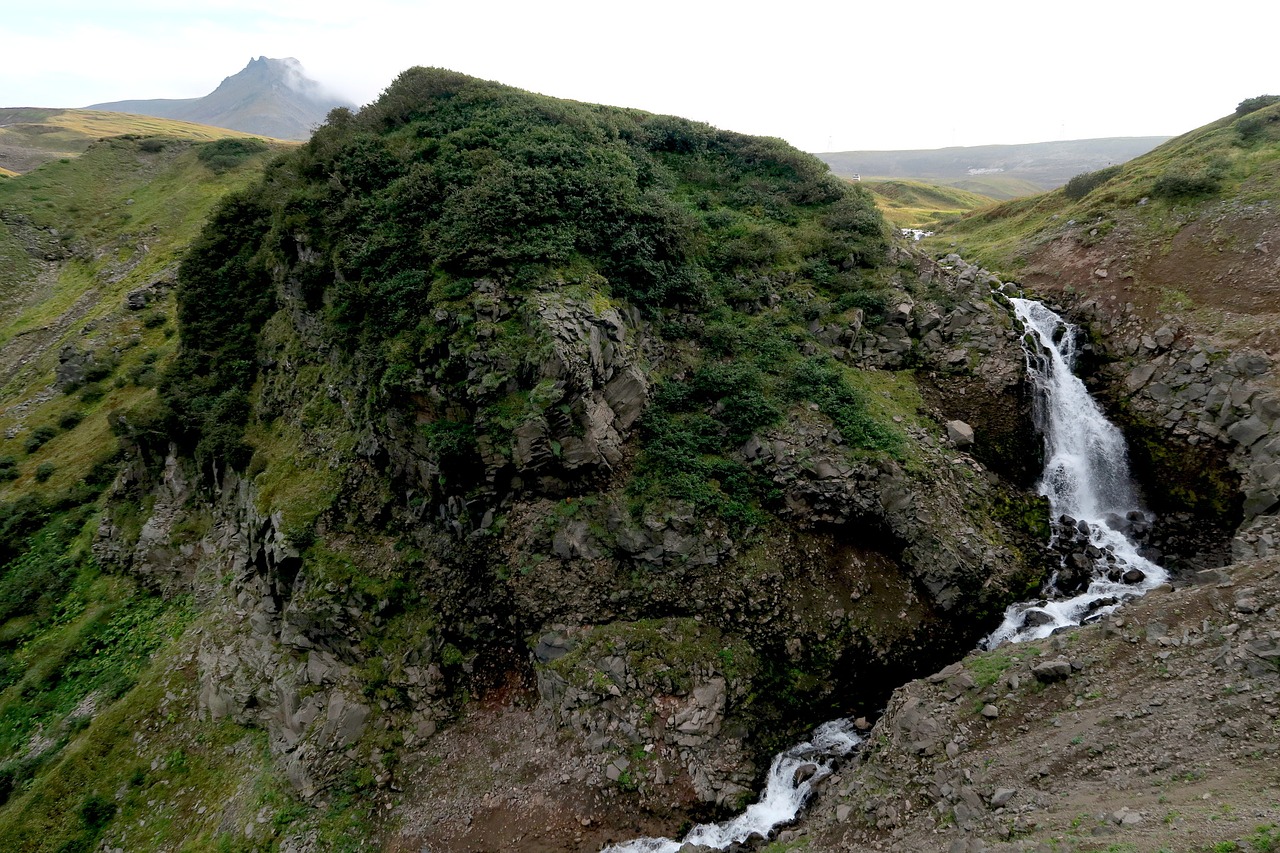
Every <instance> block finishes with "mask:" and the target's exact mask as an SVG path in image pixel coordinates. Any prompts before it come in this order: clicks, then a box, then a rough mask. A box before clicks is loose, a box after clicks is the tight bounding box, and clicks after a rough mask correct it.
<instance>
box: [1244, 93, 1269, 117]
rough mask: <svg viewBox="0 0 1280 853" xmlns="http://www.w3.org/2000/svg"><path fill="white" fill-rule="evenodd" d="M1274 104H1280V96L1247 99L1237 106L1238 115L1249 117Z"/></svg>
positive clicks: (1260, 96) (1259, 96)
mask: <svg viewBox="0 0 1280 853" xmlns="http://www.w3.org/2000/svg"><path fill="white" fill-rule="evenodd" d="M1272 104H1280V95H1258V96H1257V97H1256V98H1245V99H1244V100H1243V101H1241V102H1240V103H1239V104H1237V105H1236V115H1238V116H1243V115H1248V114H1249V113H1252V112H1257V111H1258V110H1260V109H1262V108H1263V107H1269V106H1271V105H1272Z"/></svg>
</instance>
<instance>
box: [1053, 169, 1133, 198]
mask: <svg viewBox="0 0 1280 853" xmlns="http://www.w3.org/2000/svg"><path fill="white" fill-rule="evenodd" d="M1118 174H1120V167H1119V166H1118V165H1117V166H1108V167H1106V168H1105V169H1099V170H1097V171H1096V172H1082V173H1080V174H1079V175H1076V176H1075V177H1074V178H1072V179H1071V180H1069V181H1067V183H1066V186H1064V187H1063V188H1062V193H1063V195H1065V196H1066V197H1067V198H1069V199H1073V200H1079V199H1082V198H1084V197H1085V196H1086V195H1088V194H1089V193H1090V192H1092V191H1093V190H1094V189H1095V188H1096V187H1098V186H1099V185H1101V184H1104V183H1106V182H1107V181H1109V180H1111V179H1112V178H1114V177H1115V176H1116V175H1118Z"/></svg>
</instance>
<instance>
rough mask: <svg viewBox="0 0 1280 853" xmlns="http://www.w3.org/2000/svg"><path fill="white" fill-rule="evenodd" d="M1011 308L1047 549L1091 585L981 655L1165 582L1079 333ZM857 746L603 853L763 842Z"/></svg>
mask: <svg viewBox="0 0 1280 853" xmlns="http://www.w3.org/2000/svg"><path fill="white" fill-rule="evenodd" d="M1009 301H1010V302H1011V303H1012V305H1013V310H1014V314H1015V315H1016V316H1017V318H1018V319H1019V320H1020V321H1021V322H1022V324H1023V326H1024V328H1025V330H1026V334H1025V335H1024V336H1023V340H1022V347H1023V352H1024V353H1025V355H1026V363H1027V376H1028V378H1029V379H1030V380H1031V382H1032V384H1033V386H1034V389H1035V394H1034V397H1033V407H1034V411H1033V414H1034V416H1035V422H1036V426H1037V428H1038V429H1039V430H1040V432H1041V433H1042V434H1043V436H1044V442H1045V454H1044V455H1045V464H1044V472H1043V474H1042V475H1041V478H1040V482H1039V484H1038V486H1037V489H1038V491H1039V493H1040V494H1041V495H1043V496H1045V497H1046V498H1048V500H1049V510H1050V518H1051V519H1052V521H1051V531H1052V532H1051V543H1052V544H1054V545H1056V544H1058V543H1059V542H1061V541H1063V540H1066V541H1067V542H1070V543H1072V544H1073V545H1079V546H1083V548H1082V550H1081V553H1080V555H1079V556H1078V557H1077V559H1080V560H1084V561H1087V562H1086V565H1085V566H1083V567H1081V566H1076V569H1077V570H1080V569H1081V568H1083V570H1085V571H1088V572H1089V574H1090V579H1089V581H1088V584H1087V586H1086V588H1085V589H1084V590H1083V591H1080V592H1076V593H1074V594H1063V593H1060V592H1059V591H1058V588H1057V582H1058V579H1059V572H1055V573H1054V575H1053V576H1052V577H1050V579H1049V581H1048V583H1047V584H1046V585H1045V588H1044V589H1043V590H1041V597H1040V598H1039V599H1036V600H1034V601H1028V602H1020V603H1018V604H1012V605H1010V606H1009V607H1008V609H1006V610H1005V613H1004V619H1003V621H1002V622H1001V623H1000V626H999V627H997V628H996V629H995V630H994V631H993V632H991V633H990V634H989V635H987V636H986V637H985V638H984V639H983V640H982V642H981V643H980V646H981V648H984V649H992V648H995V647H996V646H998V645H1001V644H1002V643H1007V642H1013V643H1017V642H1022V641H1025V640H1033V639H1038V638H1041V637H1047V636H1049V635H1050V634H1052V633H1053V632H1054V631H1057V630H1059V629H1061V628H1063V627H1067V626H1071V625H1079V624H1081V623H1083V622H1085V621H1089V620H1092V619H1096V618H1100V617H1101V616H1103V615H1105V614H1107V613H1110V612H1112V611H1114V610H1115V609H1116V608H1117V607H1119V606H1120V605H1121V604H1123V603H1124V602H1125V601H1127V600H1130V599H1133V598H1136V597H1138V596H1140V595H1142V594H1143V593H1145V592H1147V591H1148V590H1151V589H1153V588H1155V587H1157V586H1159V585H1160V584H1162V583H1164V582H1165V581H1166V580H1167V579H1168V573H1167V572H1166V571H1165V570H1164V569H1163V568H1161V567H1160V566H1158V565H1156V564H1155V563H1153V562H1151V561H1150V560H1148V559H1146V558H1145V557H1143V556H1142V555H1141V554H1140V553H1138V547H1137V545H1136V544H1135V543H1134V542H1133V540H1132V539H1131V538H1130V537H1129V535H1128V530H1129V529H1130V528H1131V527H1132V526H1134V525H1135V524H1146V523H1148V522H1149V521H1150V517H1149V516H1148V514H1147V513H1146V511H1145V510H1143V509H1142V507H1141V506H1140V504H1139V502H1138V499H1137V493H1136V490H1135V489H1134V486H1133V481H1132V480H1131V479H1130V477H1129V464H1128V450H1127V447H1126V445H1125V441H1124V436H1123V435H1122V434H1121V432H1120V430H1119V429H1118V428H1117V427H1116V426H1115V424H1112V423H1111V422H1110V421H1108V420H1107V419H1106V416H1105V415H1103V413H1102V410H1101V409H1100V408H1099V407H1098V404H1097V403H1095V402H1094V400H1093V398H1092V397H1090V396H1089V392H1088V389H1086V388H1085V385H1084V382H1082V381H1081V380H1080V378H1079V377H1078V376H1076V375H1075V373H1074V369H1075V365H1076V356H1077V337H1078V335H1077V329H1076V328H1075V327H1074V326H1072V325H1071V324H1070V323H1068V322H1066V321H1065V320H1063V319H1062V317H1060V316H1059V315H1058V314H1056V313H1054V312H1053V311H1052V310H1050V309H1049V308H1047V307H1045V306H1044V305H1042V304H1040V303H1039V302H1036V301H1034V300H1031V299H1010V300H1009ZM1059 550H1061V549H1059ZM1073 556H1074V555H1073ZM1066 559H1067V558H1065V557H1064V564H1063V567H1062V569H1063V570H1065V569H1066V565H1065V562H1066ZM861 742H862V738H861V737H860V736H859V735H858V734H857V733H856V732H855V731H854V729H853V726H852V724H851V723H850V721H849V720H847V719H838V720H832V721H831V722H828V723H824V724H822V725H821V726H819V727H818V728H817V729H816V730H815V731H814V733H813V736H812V738H811V739H810V740H808V741H805V742H804V743H800V744H797V745H796V746H793V747H791V748H790V749H788V750H786V751H785V752H781V753H779V754H778V755H776V756H774V759H773V763H772V764H771V765H770V767H769V775H768V782H767V784H766V787H765V790H764V793H763V794H761V796H760V799H759V800H758V801H757V802H756V803H754V804H752V805H750V806H748V807H747V809H746V810H745V811H744V812H743V813H742V814H740V815H738V816H736V817H734V818H731V819H729V820H727V821H723V822H721V823H708V824H701V825H699V826H695V827H694V828H693V829H692V830H691V831H690V832H689V833H688V834H687V835H685V837H684V838H683V839H682V840H680V841H676V840H674V839H670V838H640V839H636V840H633V841H628V842H626V843H623V844H617V845H613V846H610V847H606V848H605V849H604V851H602V853H677V851H679V850H680V848H681V847H683V846H684V845H685V844H696V845H703V846H706V847H710V848H712V849H716V850H723V849H725V848H727V847H729V846H730V845H732V844H737V843H741V842H743V841H746V840H748V839H749V838H751V837H752V836H753V835H759V836H761V837H765V838H767V837H769V834H770V833H771V832H772V831H773V829H774V828H775V827H777V826H779V825H781V824H786V823H790V822H791V821H793V820H795V818H796V815H797V814H799V812H800V810H801V809H802V808H803V807H804V804H805V802H806V801H807V800H808V799H809V795H810V794H811V793H812V792H813V786H814V785H815V784H816V783H817V782H818V781H820V780H821V779H823V778H825V777H826V776H829V775H830V774H831V772H832V770H833V768H834V765H835V764H836V763H837V762H838V761H839V760H840V759H842V758H844V757H845V756H847V755H848V754H849V753H851V752H852V751H853V750H854V749H855V748H856V747H857V745H858V744H859V743H861ZM802 768H803V770H802Z"/></svg>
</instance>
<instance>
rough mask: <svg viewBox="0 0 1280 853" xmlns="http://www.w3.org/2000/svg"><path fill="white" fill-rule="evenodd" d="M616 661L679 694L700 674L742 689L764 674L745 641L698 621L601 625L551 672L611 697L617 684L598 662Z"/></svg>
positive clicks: (651, 620) (551, 664)
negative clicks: (707, 673) (667, 684)
mask: <svg viewBox="0 0 1280 853" xmlns="http://www.w3.org/2000/svg"><path fill="white" fill-rule="evenodd" d="M536 642H537V638H536V637H533V638H530V643H531V644H533V643H536ZM612 655H620V656H622V657H625V658H626V660H627V667H628V669H629V670H630V671H631V672H633V673H634V674H635V675H636V677H637V678H639V679H641V680H642V681H644V682H645V683H648V684H653V683H655V682H658V681H669V682H670V684H671V685H672V686H673V687H675V688H676V689H678V690H680V691H688V690H690V689H692V687H693V685H694V682H695V680H697V678H698V673H699V672H700V671H711V672H716V673H719V674H720V675H722V676H723V677H724V678H725V679H726V681H728V682H730V683H742V682H745V681H749V680H750V679H751V678H752V677H753V676H754V675H755V673H756V672H757V671H758V668H759V661H758V658H757V656H756V654H755V652H754V651H753V650H752V648H751V647H750V646H749V645H747V643H746V642H745V641H743V640H741V639H738V638H736V637H733V636H732V635H728V634H725V633H723V632H721V631H720V630H719V629H718V628H714V627H711V626H709V625H704V624H702V623H700V622H698V621H696V620H694V619H649V620H643V621H639V622H615V623H612V624H609V625H601V626H598V627H596V628H592V629H591V630H590V631H589V632H587V633H586V634H584V635H582V636H581V637H579V638H577V639H576V644H575V645H574V647H573V649H572V650H571V651H570V652H569V653H568V654H566V655H565V656H564V657H561V658H559V659H558V660H555V661H552V662H551V663H550V664H548V666H549V667H550V668H551V669H552V670H553V671H555V672H556V673H558V674H559V675H560V676H561V677H562V678H564V679H565V680H567V681H569V682H570V683H573V684H577V685H578V686H580V687H589V688H594V689H597V690H598V691H600V692H608V688H609V686H610V685H611V684H612V683H613V682H612V681H611V680H610V678H609V677H608V675H607V674H606V673H603V672H601V671H600V670H597V669H596V668H595V667H594V665H593V661H598V660H601V659H602V658H605V657H609V656H612Z"/></svg>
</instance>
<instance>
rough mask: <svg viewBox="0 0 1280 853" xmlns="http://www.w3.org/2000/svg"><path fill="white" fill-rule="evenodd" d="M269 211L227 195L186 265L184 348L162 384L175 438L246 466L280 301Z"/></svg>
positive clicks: (182, 276) (181, 320)
mask: <svg viewBox="0 0 1280 853" xmlns="http://www.w3.org/2000/svg"><path fill="white" fill-rule="evenodd" d="M268 215H269V214H268V211H267V210H266V209H265V208H264V207H262V206H261V204H260V203H259V202H258V201H256V200H255V199H253V198H252V197H249V196H242V195H232V196H228V197H227V198H226V199H224V200H223V202H222V204H221V205H220V206H219V208H218V210H217V211H216V212H215V213H214V215H213V217H212V218H211V219H210V223H209V225H208V227H206V228H205V231H204V233H203V234H202V235H201V236H200V237H199V238H198V239H197V240H196V242H195V243H194V244H193V245H192V247H191V249H190V250H189V251H188V252H187V255H186V257H185V258H183V260H182V264H181V266H180V267H179V269H178V324H179V328H180V329H181V332H182V347H181V349H180V350H179V351H178V355H177V357H176V358H175V359H174V361H173V364H172V365H171V367H170V368H169V370H168V371H167V372H166V374H165V376H164V379H163V381H162V383H161V394H162V396H163V398H164V400H165V402H166V403H167V404H168V406H169V407H170V409H171V414H172V417H171V419H170V420H171V425H172V431H173V433H174V437H175V438H178V439H179V440H180V441H182V442H183V444H184V445H185V446H186V448H187V449H188V450H189V451H192V452H194V454H195V456H196V458H197V459H198V460H199V461H200V462H201V463H202V464H218V463H221V464H229V465H232V466H237V467H238V466H242V465H243V464H244V463H245V462H247V461H248V459H249V456H250V455H251V450H250V448H248V447H247V446H246V445H245V444H244V442H243V434H244V424H245V421H246V420H247V418H248V415H249V389H250V387H251V386H252V385H253V380H254V377H255V376H256V375H257V342H258V332H259V329H260V327H261V325H262V323H263V322H265V320H266V318H267V317H269V316H270V314H271V311H272V310H274V306H275V291H274V288H273V287H272V284H271V280H270V278H269V276H268V274H267V270H266V266H265V264H264V262H263V259H262V253H261V248H260V244H261V241H262V239H263V237H264V236H265V234H266V232H267V226H268V222H269V219H268Z"/></svg>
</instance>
